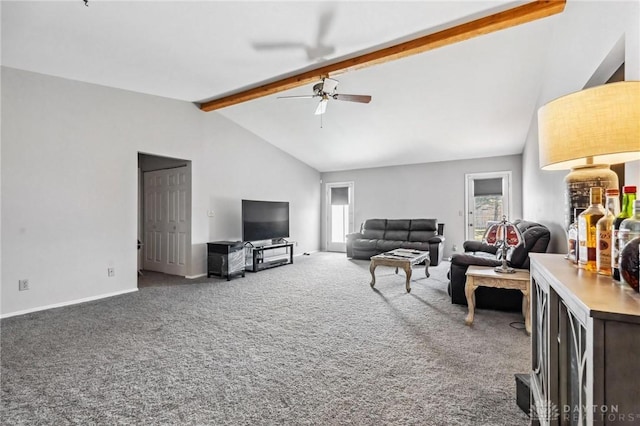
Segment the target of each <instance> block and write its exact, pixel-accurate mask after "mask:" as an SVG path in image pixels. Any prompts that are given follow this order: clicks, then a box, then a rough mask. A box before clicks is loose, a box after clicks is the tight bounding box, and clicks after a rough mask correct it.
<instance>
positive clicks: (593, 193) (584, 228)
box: [578, 186, 607, 272]
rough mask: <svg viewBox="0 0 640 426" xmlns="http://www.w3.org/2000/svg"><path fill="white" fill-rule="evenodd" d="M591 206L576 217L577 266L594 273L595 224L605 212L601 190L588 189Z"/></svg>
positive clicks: (596, 187)
mask: <svg viewBox="0 0 640 426" xmlns="http://www.w3.org/2000/svg"><path fill="white" fill-rule="evenodd" d="M589 199H590V202H591V205H590V206H589V207H587V209H586V210H585V211H583V212H582V213H580V216H578V251H579V253H578V266H579V267H581V268H584V269H586V270H587V271H593V272H596V271H597V270H598V269H597V267H596V234H597V230H596V224H597V223H598V221H599V220H600V218H601V217H603V216H604V215H605V214H607V212H606V211H605V210H604V206H603V205H602V188H601V187H599V186H594V187H591V188H590V189H589Z"/></svg>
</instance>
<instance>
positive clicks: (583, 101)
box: [538, 81, 640, 230]
mask: <svg viewBox="0 0 640 426" xmlns="http://www.w3.org/2000/svg"><path fill="white" fill-rule="evenodd" d="M538 137H539V153H540V168H542V169H543V170H566V169H571V172H570V173H569V174H568V175H567V176H566V177H565V230H567V229H568V228H569V225H570V224H571V223H573V221H574V219H575V218H574V217H573V211H574V209H575V208H585V207H587V206H588V205H589V204H590V202H589V188H591V187H593V186H600V187H602V188H604V189H607V188H618V187H619V184H618V176H617V175H616V174H615V173H614V172H613V171H612V170H611V169H610V168H609V164H617V163H624V162H627V161H633V160H638V159H640V81H622V82H618V83H611V84H605V85H602V86H597V87H592V88H589V89H585V90H581V91H579V92H576V93H571V94H569V95H566V96H563V97H561V98H558V99H555V100H553V101H551V102H549V103H548V104H546V105H544V106H542V107H541V108H540V109H539V110H538Z"/></svg>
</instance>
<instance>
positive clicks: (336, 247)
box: [326, 182, 353, 252]
mask: <svg viewBox="0 0 640 426" xmlns="http://www.w3.org/2000/svg"><path fill="white" fill-rule="evenodd" d="M326 203H327V242H326V243H327V251H339V252H345V251H346V250H347V234H348V233H350V232H353V182H347V183H328V184H327V196H326Z"/></svg>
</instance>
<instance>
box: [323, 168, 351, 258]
mask: <svg viewBox="0 0 640 426" xmlns="http://www.w3.org/2000/svg"><path fill="white" fill-rule="evenodd" d="M324 186H325V196H324V197H325V198H324V221H325V232H324V241H322V242H321V244H323V245H324V249H325V250H326V251H330V250H329V244H330V240H331V237H330V234H331V224H330V223H329V221H330V219H331V217H330V215H329V209H330V208H331V207H330V204H329V201H330V200H331V195H330V194H331V188H333V187H338V188H343V187H345V186H346V187H348V188H349V229H348V230H347V232H354V229H355V226H356V225H355V211H356V208H355V199H356V185H355V182H354V181H345V182H326V183H325V184H324Z"/></svg>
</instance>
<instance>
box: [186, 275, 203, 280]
mask: <svg viewBox="0 0 640 426" xmlns="http://www.w3.org/2000/svg"><path fill="white" fill-rule="evenodd" d="M206 276H207V274H196V275H185V278H186V279H188V280H195V279H196V278H202V277H206Z"/></svg>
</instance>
